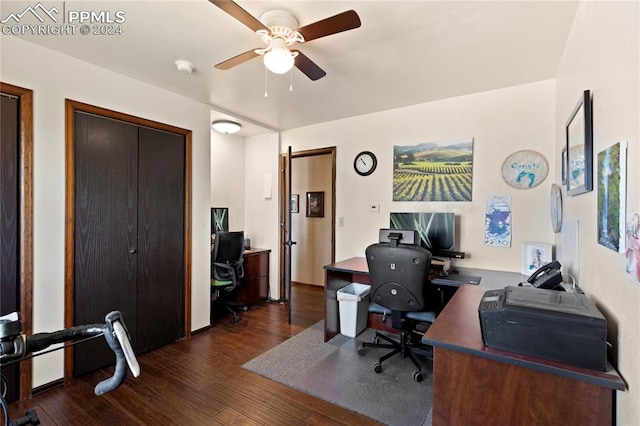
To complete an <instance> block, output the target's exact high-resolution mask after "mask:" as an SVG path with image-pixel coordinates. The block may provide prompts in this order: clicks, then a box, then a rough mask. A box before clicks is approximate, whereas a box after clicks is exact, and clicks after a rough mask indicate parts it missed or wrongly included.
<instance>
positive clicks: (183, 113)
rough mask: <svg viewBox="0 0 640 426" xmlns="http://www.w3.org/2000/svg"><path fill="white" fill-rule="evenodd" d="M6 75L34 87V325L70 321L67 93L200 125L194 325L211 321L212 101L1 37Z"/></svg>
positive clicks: (51, 367) (46, 361)
mask: <svg viewBox="0 0 640 426" xmlns="http://www.w3.org/2000/svg"><path fill="white" fill-rule="evenodd" d="M0 62H1V68H0V80H2V81H3V82H5V83H10V84H14V85H17V86H21V87H25V88H28V89H31V90H33V108H34V114H33V116H34V119H33V120H34V123H33V124H34V138H33V140H34V263H35V264H34V289H33V296H34V324H33V325H34V332H43V331H53V330H57V329H59V328H62V327H63V326H64V226H65V222H64V202H65V190H64V188H65V125H64V123H65V120H64V117H65V113H64V100H65V98H69V99H73V100H76V101H81V102H85V103H88V104H93V105H97V106H100V107H103V108H108V109H112V110H116V111H119V112H123V113H126V114H131V115H135V116H138V117H143V118H147V119H151V120H155V121H159V122H162V123H167V124H170V125H173V126H177V127H182V128H185V129H190V130H192V131H193V134H192V136H193V139H192V152H193V158H192V166H193V176H192V185H193V193H192V209H193V215H192V218H191V219H192V225H193V235H192V247H191V254H192V261H193V264H192V270H191V278H192V299H191V303H192V305H191V307H192V317H191V326H192V329H194V330H195V329H199V328H202V327H205V326H206V325H207V324H209V291H210V290H209V288H210V282H209V235H208V229H209V227H210V225H209V222H210V212H209V186H210V169H209V158H210V156H209V139H210V137H209V132H210V120H209V111H210V108H209V107H208V106H207V105H204V104H201V103H198V102H194V101H192V100H189V99H187V98H185V97H182V96H179V95H176V94H174V93H170V92H167V91H165V90H163V89H159V88H157V87H153V86H150V85H148V84H146V83H142V82H140V81H137V80H133V79H130V78H127V77H124V76H122V75H120V74H116V73H113V72H110V71H106V70H104V69H102V68H98V67H95V66H93V65H90V64H88V63H85V62H82V61H78V60H76V59H73V58H71V57H68V56H65V55H61V54H58V53H55V52H53V51H50V50H47V49H44V48H42V47H39V46H36V45H34V44H31V43H28V42H25V41H22V40H19V39H16V38H14V37H8V36H2V51H1V61H0ZM33 374H34V376H33V385H34V386H39V385H42V384H45V383H49V382H51V381H54V380H57V379H59V378H61V377H62V376H63V352H62V351H57V352H54V353H52V354H48V355H44V356H41V357H38V358H36V359H34V371H33Z"/></svg>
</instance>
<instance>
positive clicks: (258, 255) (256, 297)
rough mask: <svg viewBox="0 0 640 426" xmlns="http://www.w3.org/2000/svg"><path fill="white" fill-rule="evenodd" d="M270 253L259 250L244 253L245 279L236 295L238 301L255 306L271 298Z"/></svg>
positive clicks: (266, 250)
mask: <svg viewBox="0 0 640 426" xmlns="http://www.w3.org/2000/svg"><path fill="white" fill-rule="evenodd" d="M270 252H271V250H268V249H259V248H254V249H250V250H246V251H245V252H244V278H243V279H242V282H241V283H240V286H239V288H238V292H237V293H236V298H235V299H236V301H238V302H241V303H244V304H246V305H253V304H255V303H259V302H262V301H263V300H266V299H267V297H269V253H270Z"/></svg>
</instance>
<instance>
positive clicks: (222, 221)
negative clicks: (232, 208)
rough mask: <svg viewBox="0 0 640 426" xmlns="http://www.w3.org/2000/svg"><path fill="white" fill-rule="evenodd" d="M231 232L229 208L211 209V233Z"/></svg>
mask: <svg viewBox="0 0 640 426" xmlns="http://www.w3.org/2000/svg"><path fill="white" fill-rule="evenodd" d="M228 230H229V208H228V207H212V208H211V233H212V234H215V233H216V232H218V231H224V232H226V231H228Z"/></svg>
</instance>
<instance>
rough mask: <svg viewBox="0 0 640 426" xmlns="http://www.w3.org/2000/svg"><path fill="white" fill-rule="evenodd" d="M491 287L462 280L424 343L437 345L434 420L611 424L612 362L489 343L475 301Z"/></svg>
mask: <svg viewBox="0 0 640 426" xmlns="http://www.w3.org/2000/svg"><path fill="white" fill-rule="evenodd" d="M486 290H487V288H484V287H477V286H470V285H463V286H461V287H460V288H459V289H458V291H457V292H456V294H455V295H454V296H453V298H452V299H451V301H450V302H449V303H448V304H447V306H446V307H445V308H444V310H443V311H442V312H441V313H440V315H439V316H438V318H437V319H436V321H435V323H434V324H433V325H432V326H431V327H430V328H429V330H427V332H426V333H425V335H424V337H423V342H424V343H426V344H429V345H432V346H433V356H434V357H433V425H434V426H438V425H465V426H466V425H486V424H496V425H516V424H526V425H536V424H538V425H555V424H557V425H581V426H584V425H606V424H612V418H613V414H612V413H613V396H614V395H613V390H614V389H617V390H624V389H625V384H624V382H623V380H622V379H621V378H620V376H619V374H618V373H617V372H616V371H615V370H614V369H613V368H612V367H611V366H609V369H608V371H606V372H600V371H595V370H588V369H584V368H578V367H571V366H569V365H566V364H562V363H558V362H552V361H546V360H542V359H539V358H534V357H530V356H526V355H520V354H516V353H513V352H507V351H501V350H497V349H492V348H488V347H486V346H484V343H483V341H482V334H481V331H480V321H479V317H478V305H479V303H480V299H481V298H482V296H483V295H484V292H485V291H486Z"/></svg>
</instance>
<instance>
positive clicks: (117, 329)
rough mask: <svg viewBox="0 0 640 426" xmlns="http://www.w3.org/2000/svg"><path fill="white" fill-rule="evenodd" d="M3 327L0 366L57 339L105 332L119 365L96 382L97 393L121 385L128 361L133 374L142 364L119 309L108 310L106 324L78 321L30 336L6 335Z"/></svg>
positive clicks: (79, 338) (65, 339) (36, 350)
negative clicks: (111, 373)
mask: <svg viewBox="0 0 640 426" xmlns="http://www.w3.org/2000/svg"><path fill="white" fill-rule="evenodd" d="M14 322H15V321H14ZM17 327H18V329H17V330H18V333H19V327H20V325H19V324H17ZM2 331H3V332H2V333H0V366H2V365H6V364H10V363H13V362H18V361H20V360H23V359H25V358H26V357H27V356H28V355H29V354H31V353H32V352H38V351H41V350H43V349H46V348H48V347H49V346H51V345H54V344H57V343H63V342H67V341H74V342H76V341H78V340H81V339H85V338H88V337H94V336H99V335H101V334H102V335H104V338H105V339H106V341H107V344H108V345H109V348H111V350H112V351H113V353H114V354H115V356H116V366H115V369H114V373H113V376H112V377H110V378H108V379H105V380H103V381H102V382H100V383H98V384H97V385H96V387H95V389H94V392H95V394H96V395H104V394H105V393H107V392H111V391H112V390H114V389H116V388H117V387H118V386H120V385H121V384H122V383H123V382H124V379H125V377H126V376H127V365H128V366H129V369H130V370H131V373H132V374H133V376H134V377H138V376H139V375H140V366H139V365H138V361H137V359H136V357H135V353H134V352H133V349H132V348H131V343H130V340H129V335H128V333H127V330H126V326H125V324H124V320H123V319H122V314H121V313H120V312H119V311H113V312H110V313H109V314H107V315H106V317H105V324H89V325H78V326H74V327H69V328H65V329H63V330H59V331H55V332H52V333H36V334H33V335H31V336H25V335H24V334H17V333H16V335H10V336H7V334H6V333H4V331H5V328H3V330H2ZM13 331H15V329H13ZM36 355H37V354H36ZM34 356H35V355H34Z"/></svg>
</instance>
